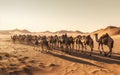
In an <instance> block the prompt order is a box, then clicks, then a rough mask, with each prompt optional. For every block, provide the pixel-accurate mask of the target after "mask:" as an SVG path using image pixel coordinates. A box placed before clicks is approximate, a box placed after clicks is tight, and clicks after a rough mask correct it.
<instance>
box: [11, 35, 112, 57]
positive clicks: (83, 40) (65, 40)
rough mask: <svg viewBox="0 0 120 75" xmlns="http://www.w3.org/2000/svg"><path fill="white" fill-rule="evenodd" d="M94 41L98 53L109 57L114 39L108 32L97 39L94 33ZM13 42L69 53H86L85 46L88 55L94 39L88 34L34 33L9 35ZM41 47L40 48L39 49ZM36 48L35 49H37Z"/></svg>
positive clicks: (43, 50)
mask: <svg viewBox="0 0 120 75" xmlns="http://www.w3.org/2000/svg"><path fill="white" fill-rule="evenodd" d="M95 38H96V41H97V43H98V50H99V52H100V54H102V55H104V56H109V57H111V54H112V48H113V44H114V40H113V39H112V38H111V37H110V36H109V34H108V33H106V34H104V35H102V36H101V37H100V38H99V39H98V34H95ZM11 39H12V41H13V43H17V42H19V43H21V44H26V45H31V46H33V49H34V50H37V48H38V50H39V51H41V52H45V51H46V52H47V51H49V50H53V49H61V51H63V52H66V53H68V54H71V53H72V52H73V51H74V52H77V53H78V52H81V53H86V50H87V48H88V47H89V48H90V52H89V55H90V56H91V55H92V53H93V48H94V41H93V39H92V38H91V36H90V35H87V36H81V35H77V36H76V37H73V36H68V35H67V34H63V35H61V36H58V35H54V36H52V35H51V36H40V35H39V36H36V35H13V36H11ZM103 45H107V46H108V48H109V52H107V53H106V52H105V51H104V48H103ZM40 48H41V49H40ZM38 50H37V51H38Z"/></svg>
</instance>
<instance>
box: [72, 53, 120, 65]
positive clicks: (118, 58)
mask: <svg viewBox="0 0 120 75" xmlns="http://www.w3.org/2000/svg"><path fill="white" fill-rule="evenodd" d="M87 54H90V52H88V51H87V52H86V54H84V53H77V52H71V54H70V55H71V56H75V57H79V58H84V59H89V60H94V61H98V62H104V63H108V64H120V56H117V55H115V54H114V55H112V58H110V57H105V56H102V55H100V54H99V53H97V52H94V53H93V54H92V56H89V55H87Z"/></svg>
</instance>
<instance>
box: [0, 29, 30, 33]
mask: <svg viewBox="0 0 120 75" xmlns="http://www.w3.org/2000/svg"><path fill="white" fill-rule="evenodd" d="M19 33H31V32H30V31H28V30H26V29H23V30H20V29H13V30H0V34H19Z"/></svg>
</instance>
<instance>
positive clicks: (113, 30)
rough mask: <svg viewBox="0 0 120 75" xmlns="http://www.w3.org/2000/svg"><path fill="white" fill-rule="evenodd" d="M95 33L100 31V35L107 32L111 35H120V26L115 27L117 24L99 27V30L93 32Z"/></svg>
mask: <svg viewBox="0 0 120 75" xmlns="http://www.w3.org/2000/svg"><path fill="white" fill-rule="evenodd" d="M94 33H98V34H100V35H103V34H105V33H108V34H109V35H111V36H114V35H120V27H115V26H108V27H106V28H104V29H99V30H96V31H95V32H93V33H92V34H94Z"/></svg>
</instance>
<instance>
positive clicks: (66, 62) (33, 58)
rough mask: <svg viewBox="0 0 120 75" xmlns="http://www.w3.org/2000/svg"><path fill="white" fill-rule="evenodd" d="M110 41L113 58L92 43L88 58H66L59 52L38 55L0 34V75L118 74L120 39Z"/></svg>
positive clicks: (81, 56) (36, 52)
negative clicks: (105, 55) (112, 43)
mask: <svg viewBox="0 0 120 75" xmlns="http://www.w3.org/2000/svg"><path fill="white" fill-rule="evenodd" d="M113 39H114V40H115V45H114V49H113V55H112V57H111V58H109V57H104V56H102V55H100V54H99V53H98V52H96V50H97V43H96V42H95V48H94V50H95V51H94V54H93V55H92V56H88V55H87V54H82V53H74V52H73V53H72V54H71V55H68V54H66V53H63V52H61V51H60V50H52V51H49V52H48V53H41V52H39V51H36V50H33V47H32V46H28V45H23V44H18V43H17V44H13V43H12V42H11V40H10V35H0V75H119V74H120V45H119V44H120V36H119V35H118V36H113ZM105 50H106V51H107V47H105Z"/></svg>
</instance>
